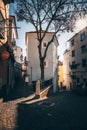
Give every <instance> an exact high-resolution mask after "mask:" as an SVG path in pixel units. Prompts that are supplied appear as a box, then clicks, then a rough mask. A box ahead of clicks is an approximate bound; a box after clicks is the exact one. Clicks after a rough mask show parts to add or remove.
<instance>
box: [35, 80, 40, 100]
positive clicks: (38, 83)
mask: <svg viewBox="0 0 87 130" xmlns="http://www.w3.org/2000/svg"><path fill="white" fill-rule="evenodd" d="M35 94H36V97H37V98H39V97H40V81H39V80H38V81H37V82H36V93H35Z"/></svg>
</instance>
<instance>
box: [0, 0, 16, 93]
mask: <svg viewBox="0 0 87 130" xmlns="http://www.w3.org/2000/svg"><path fill="white" fill-rule="evenodd" d="M11 2H13V0H10V1H9V0H0V91H3V93H4V95H5V94H7V93H9V91H10V89H11V88H13V87H14V83H15V77H14V55H13V50H12V44H13V38H12V36H10V33H11V34H12V35H14V34H15V31H14V30H15V29H16V28H14V26H15V24H14V22H13V21H11V19H10V17H9V4H10V3H11ZM11 23H12V24H13V25H14V26H13V25H12V26H11ZM16 36H17V35H16ZM16 38H17V37H16Z"/></svg>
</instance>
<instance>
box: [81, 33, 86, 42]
mask: <svg viewBox="0 0 87 130" xmlns="http://www.w3.org/2000/svg"><path fill="white" fill-rule="evenodd" d="M84 39H85V32H83V33H81V35H80V40H81V41H83V40H84Z"/></svg>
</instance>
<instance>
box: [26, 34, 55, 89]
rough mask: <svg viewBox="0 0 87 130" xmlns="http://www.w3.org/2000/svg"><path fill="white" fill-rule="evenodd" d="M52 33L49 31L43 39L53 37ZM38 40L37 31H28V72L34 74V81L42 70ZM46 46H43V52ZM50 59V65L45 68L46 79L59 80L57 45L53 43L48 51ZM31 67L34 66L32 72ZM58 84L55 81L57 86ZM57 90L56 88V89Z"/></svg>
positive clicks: (47, 39) (38, 77)
mask: <svg viewBox="0 0 87 130" xmlns="http://www.w3.org/2000/svg"><path fill="white" fill-rule="evenodd" d="M51 37H52V33H47V35H46V37H45V38H44V40H43V41H45V42H47V41H49V40H50V39H51ZM37 46H38V41H37V35H36V33H33V32H32V33H31V32H30V33H26V48H27V60H28V68H27V70H28V74H29V75H30V76H31V75H32V81H36V80H38V79H40V77H41V70H40V61H39V54H38V47H37ZM44 50H45V48H44V47H43V46H42V54H43V53H44ZM46 59H47V60H48V67H45V68H44V78H45V80H48V79H51V78H53V79H54V80H53V82H54V83H55V81H56V80H57V79H56V77H57V76H55V75H56V74H57V73H56V71H55V70H56V68H57V46H55V44H54V43H52V44H51V45H50V46H49V48H48V52H47V57H46ZM30 67H32V74H31V71H30ZM56 85H57V84H56V83H55V86H56ZM54 91H56V89H54Z"/></svg>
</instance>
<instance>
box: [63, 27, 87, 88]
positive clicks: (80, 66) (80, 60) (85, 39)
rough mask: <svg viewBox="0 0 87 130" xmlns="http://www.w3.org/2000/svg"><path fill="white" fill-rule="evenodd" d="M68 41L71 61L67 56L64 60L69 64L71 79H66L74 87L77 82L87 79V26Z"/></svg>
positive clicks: (68, 55)
mask: <svg viewBox="0 0 87 130" xmlns="http://www.w3.org/2000/svg"><path fill="white" fill-rule="evenodd" d="M68 42H69V52H68V53H67V57H69V58H68V60H69V61H67V59H65V58H64V61H66V62H67V64H66V65H67V66H69V68H68V72H69V76H70V80H68V79H67V78H66V79H67V80H68V82H70V87H71V88H73V89H74V88H75V86H76V84H77V83H82V82H83V80H84V79H85V80H86V81H87V27H85V28H84V29H82V30H81V31H79V32H78V33H76V34H75V35H74V36H73V37H72V38H71V39H69V41H68ZM64 56H65V54H64ZM64 69H65V67H64Z"/></svg>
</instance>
